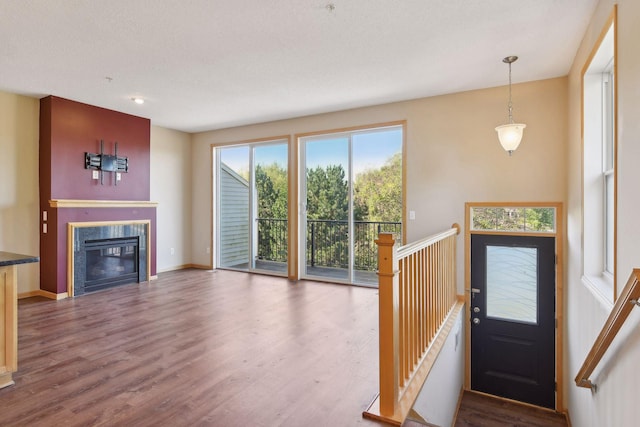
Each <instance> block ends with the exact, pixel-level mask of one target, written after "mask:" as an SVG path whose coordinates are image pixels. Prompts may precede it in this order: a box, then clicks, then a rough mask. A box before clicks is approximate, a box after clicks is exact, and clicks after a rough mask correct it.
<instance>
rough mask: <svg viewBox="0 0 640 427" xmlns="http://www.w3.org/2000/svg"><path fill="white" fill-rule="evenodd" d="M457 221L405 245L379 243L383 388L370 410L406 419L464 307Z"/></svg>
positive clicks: (384, 238) (384, 236)
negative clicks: (458, 266) (459, 282)
mask: <svg viewBox="0 0 640 427" xmlns="http://www.w3.org/2000/svg"><path fill="white" fill-rule="evenodd" d="M459 231H460V228H459V226H458V225H457V224H454V226H453V227H452V228H451V229H450V230H447V231H444V232H442V233H438V234H435V235H433V236H430V237H427V238H426V239H422V240H420V241H419V242H415V243H412V244H409V245H405V246H402V247H397V246H395V241H394V239H393V235H392V234H391V233H380V235H379V238H378V240H376V243H377V244H378V281H379V290H378V292H379V307H378V310H379V323H380V326H379V334H380V339H379V346H380V372H379V375H380V394H379V396H378V397H377V398H376V400H375V401H374V402H373V403H372V404H371V406H370V407H369V408H368V409H367V411H365V412H364V414H363V415H364V416H365V417H367V418H372V419H376V420H382V421H385V422H388V423H391V424H395V425H401V424H402V422H403V421H404V419H405V418H406V416H407V414H408V413H409V411H410V410H411V407H412V406H413V403H414V402H415V399H416V398H417V396H418V393H419V392H420V389H421V388H422V385H423V384H424V381H425V380H426V378H427V376H428V374H429V371H430V370H431V367H432V366H433V363H434V362H435V359H436V357H437V354H438V353H439V351H440V349H441V348H442V345H443V344H444V341H445V339H446V336H447V335H448V333H449V331H450V330H451V328H452V326H453V324H454V323H455V319H456V318H457V316H458V314H459V313H460V312H461V310H462V305H463V302H462V299H461V298H460V297H458V296H457V286H456V235H457V234H458V233H459Z"/></svg>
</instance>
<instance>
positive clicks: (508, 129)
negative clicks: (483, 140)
mask: <svg viewBox="0 0 640 427" xmlns="http://www.w3.org/2000/svg"><path fill="white" fill-rule="evenodd" d="M517 60H518V57H517V56H507V57H506V58H504V59H503V60H502V62H504V63H506V64H509V123H507V124H506V125H501V126H498V127H497V128H496V132H498V139H499V140H500V144H501V145H502V148H504V149H505V150H506V151H507V152H508V153H509V155H511V154H513V152H514V151H515V150H516V149H517V148H518V145H520V141H521V140H522V131H523V130H524V128H526V127H527V125H525V124H524V123H513V104H512V102H511V64H513V63H514V62H516V61H517Z"/></svg>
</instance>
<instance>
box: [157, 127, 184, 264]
mask: <svg viewBox="0 0 640 427" xmlns="http://www.w3.org/2000/svg"><path fill="white" fill-rule="evenodd" d="M151 200H152V201H154V202H158V208H157V227H158V229H157V236H158V242H157V262H158V264H157V265H158V272H159V273H161V272H163V271H167V270H174V269H176V268H180V267H182V266H184V265H187V264H191V204H192V203H191V135H190V134H188V133H184V132H179V131H175V130H170V129H165V128H161V127H158V126H151ZM172 248H173V254H172V253H171V249H172Z"/></svg>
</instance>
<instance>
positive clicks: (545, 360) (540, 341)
mask: <svg viewBox="0 0 640 427" xmlns="http://www.w3.org/2000/svg"><path fill="white" fill-rule="evenodd" d="M471 388H472V389H473V390H476V391H480V392H484V393H489V394H493V395H496V396H501V397H505V398H509V399H513V400H517V401H521V402H527V403H531V404H534V405H538V406H543V407H547V408H551V409H554V408H555V237H538V236H513V235H487V234H473V235H472V236H471Z"/></svg>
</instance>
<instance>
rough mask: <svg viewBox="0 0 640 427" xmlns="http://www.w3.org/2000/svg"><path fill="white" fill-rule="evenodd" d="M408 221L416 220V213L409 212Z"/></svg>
mask: <svg viewBox="0 0 640 427" xmlns="http://www.w3.org/2000/svg"><path fill="white" fill-rule="evenodd" d="M409 219H410V220H414V219H416V211H409Z"/></svg>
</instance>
